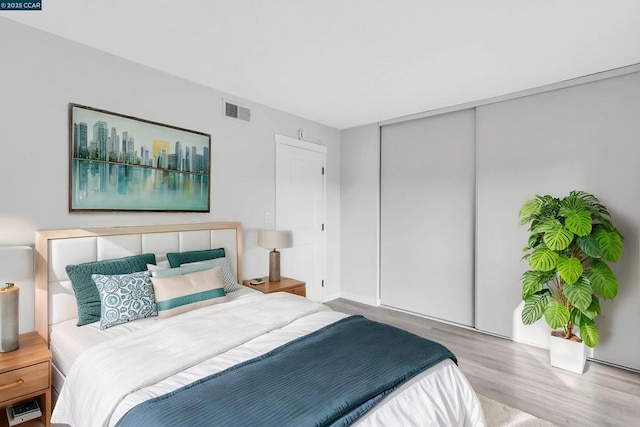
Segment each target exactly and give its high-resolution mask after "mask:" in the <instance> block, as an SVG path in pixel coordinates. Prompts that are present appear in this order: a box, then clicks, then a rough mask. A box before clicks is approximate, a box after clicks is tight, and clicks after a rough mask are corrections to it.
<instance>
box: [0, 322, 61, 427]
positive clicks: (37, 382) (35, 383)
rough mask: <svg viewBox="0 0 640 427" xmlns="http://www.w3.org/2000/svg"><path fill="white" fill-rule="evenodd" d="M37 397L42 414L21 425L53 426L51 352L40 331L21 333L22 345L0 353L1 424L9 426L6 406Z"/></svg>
mask: <svg viewBox="0 0 640 427" xmlns="http://www.w3.org/2000/svg"><path fill="white" fill-rule="evenodd" d="M33 398H36V400H37V401H38V405H40V411H42V417H40V418H39V419H35V420H31V421H27V422H26V423H23V424H20V426H21V427H22V426H43V425H44V426H47V427H49V426H50V425H51V352H50V351H49V349H48V348H47V344H45V342H44V340H43V339H42V338H41V337H40V335H38V333H37V332H31V333H28V334H23V335H20V347H19V348H18V349H17V350H14V351H10V352H8V353H0V409H1V413H0V426H6V425H8V422H7V416H6V413H5V410H4V408H5V407H6V406H10V405H13V404H14V403H21V402H23V401H25V400H29V399H33Z"/></svg>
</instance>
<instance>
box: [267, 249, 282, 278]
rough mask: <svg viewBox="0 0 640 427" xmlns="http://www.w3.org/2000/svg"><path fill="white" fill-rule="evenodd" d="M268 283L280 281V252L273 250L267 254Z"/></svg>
mask: <svg viewBox="0 0 640 427" xmlns="http://www.w3.org/2000/svg"><path fill="white" fill-rule="evenodd" d="M269 281H270V282H279V281H280V252H278V251H276V250H275V249H274V250H272V251H271V252H269Z"/></svg>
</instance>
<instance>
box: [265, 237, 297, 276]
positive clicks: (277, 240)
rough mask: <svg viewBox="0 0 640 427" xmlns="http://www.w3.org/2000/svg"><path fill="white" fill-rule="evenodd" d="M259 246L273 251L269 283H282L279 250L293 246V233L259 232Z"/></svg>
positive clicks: (271, 253) (270, 254)
mask: <svg viewBox="0 0 640 427" xmlns="http://www.w3.org/2000/svg"><path fill="white" fill-rule="evenodd" d="M258 246H261V247H263V248H267V249H272V250H271V252H269V281H270V282H279V281H280V252H278V251H277V249H283V248H290V247H291V246H293V233H292V232H291V231H290V230H280V231H275V230H261V231H258Z"/></svg>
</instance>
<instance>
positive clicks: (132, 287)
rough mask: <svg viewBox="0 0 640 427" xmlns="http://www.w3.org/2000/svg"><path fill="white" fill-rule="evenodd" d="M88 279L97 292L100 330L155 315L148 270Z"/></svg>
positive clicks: (94, 276) (98, 275)
mask: <svg viewBox="0 0 640 427" xmlns="http://www.w3.org/2000/svg"><path fill="white" fill-rule="evenodd" d="M91 278H92V279H93V281H94V282H95V284H96V287H97V288H98V292H99V293H100V302H101V311H100V329H107V328H110V327H112V326H115V325H119V324H120V323H126V322H130V321H132V320H137V319H144V318H145V317H151V316H157V315H158V310H157V309H156V297H155V295H154V293H153V285H152V284H151V278H150V276H149V272H148V271H142V272H139V273H132V274H116V275H113V276H105V275H102V274H92V275H91Z"/></svg>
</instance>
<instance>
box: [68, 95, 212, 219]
mask: <svg viewBox="0 0 640 427" xmlns="http://www.w3.org/2000/svg"><path fill="white" fill-rule="evenodd" d="M69 152H70V162H69V212H105V211H108V212H112V211H146V212H210V196H209V189H210V188H211V185H210V184H211V183H210V169H211V135H209V134H206V133H203V132H197V131H193V130H188V129H183V128H179V127H176V126H170V125H166V124H162V123H156V122H152V121H150V120H144V119H138V118H135V117H131V116H125V115H123V114H118V113H113V112H110V111H105V110H99V109H97V108H91V107H87V106H84V105H78V104H69Z"/></svg>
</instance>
